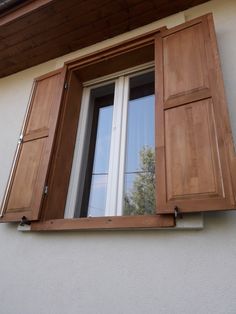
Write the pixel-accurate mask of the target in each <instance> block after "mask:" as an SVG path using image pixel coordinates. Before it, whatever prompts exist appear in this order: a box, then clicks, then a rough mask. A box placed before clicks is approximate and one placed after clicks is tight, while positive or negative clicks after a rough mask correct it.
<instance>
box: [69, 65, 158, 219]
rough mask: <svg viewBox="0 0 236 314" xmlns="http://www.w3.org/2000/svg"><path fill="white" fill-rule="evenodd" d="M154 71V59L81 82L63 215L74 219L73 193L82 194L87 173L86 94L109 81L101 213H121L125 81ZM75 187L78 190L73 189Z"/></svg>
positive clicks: (125, 114) (125, 113)
mask: <svg viewBox="0 0 236 314" xmlns="http://www.w3.org/2000/svg"><path fill="white" fill-rule="evenodd" d="M154 71H155V64H154V62H149V63H145V64H142V65H139V66H136V67H132V68H129V69H127V70H124V71H120V72H116V73H113V74H112V75H108V76H104V77H101V78H99V79H94V80H92V81H89V82H84V84H83V86H84V91H83V95H82V101H81V114H80V118H79V124H78V131H77V139H76V144H75V153H74V159H73V165H72V171H71V173H72V176H71V180H70V185H69V189H68V195H67V202H66V208H65V215H64V218H74V215H75V213H76V207H77V206H76V203H77V202H78V199H77V197H76V196H77V195H78V194H80V195H81V194H82V191H81V189H82V190H83V186H84V180H85V179H84V177H86V176H87V175H86V174H85V173H84V169H83V160H84V154H86V153H84V151H88V150H89V147H88V146H89V145H88V143H86V131H87V129H88V128H90V127H91V125H90V122H91V120H90V119H89V118H88V116H89V114H90V113H91V108H90V105H91V100H90V93H91V91H92V90H93V89H94V88H95V89H96V88H98V87H103V86H106V85H110V84H114V103H113V110H114V111H113V118H112V132H111V147H110V155H109V171H108V181H107V196H106V198H107V201H106V208H105V215H104V216H106V217H108V216H122V211H123V196H124V195H123V194H124V191H123V190H124V171H125V152H126V136H127V119H128V103H129V100H128V95H129V81H130V79H131V78H133V77H135V76H139V75H142V74H145V73H150V72H154ZM114 129H115V132H114ZM153 131H154V130H153ZM117 143H118V144H117ZM81 182H82V184H81ZM78 189H79V192H77V191H78ZM78 207H80V206H78Z"/></svg>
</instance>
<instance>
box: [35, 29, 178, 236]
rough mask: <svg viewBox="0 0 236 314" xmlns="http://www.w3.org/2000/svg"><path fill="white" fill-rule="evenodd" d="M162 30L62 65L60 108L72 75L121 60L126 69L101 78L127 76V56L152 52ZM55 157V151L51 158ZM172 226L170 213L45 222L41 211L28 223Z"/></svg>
mask: <svg viewBox="0 0 236 314" xmlns="http://www.w3.org/2000/svg"><path fill="white" fill-rule="evenodd" d="M165 29H166V27H161V28H159V29H156V30H154V31H151V32H149V33H146V34H144V35H139V36H137V37H135V38H132V39H129V40H126V41H124V42H122V43H119V44H116V45H114V46H110V47H109V48H104V49H102V50H99V51H96V52H94V53H92V54H90V55H87V56H84V57H82V58H78V59H76V60H72V61H69V62H67V63H65V66H66V68H67V76H66V84H65V86H66V89H65V91H64V95H63V100H62V106H63V103H66V102H67V101H68V99H67V98H68V92H69V91H70V83H67V82H70V80H71V77H72V76H74V77H80V76H82V77H83V69H84V68H86V66H91V67H94V68H95V69H96V65H97V64H100V63H101V62H106V61H107V60H110V61H111V62H112V61H113V60H114V62H115V60H116V58H117V57H118V58H119V57H121V58H123V65H125V67H124V68H122V69H120V70H119V69H118V71H112V72H111V73H110V74H106V73H105V75H102V77H104V76H106V77H107V79H111V77H112V76H114V74H115V75H117V73H119V72H122V73H126V71H127V69H129V68H135V67H136V65H133V64H132V62H133V59H132V58H128V54H129V53H131V54H132V53H134V54H135V52H136V51H137V53H139V52H138V51H139V50H140V49H141V50H143V51H144V49H146V47H148V46H150V45H152V46H153V49H154V42H155V35H156V34H158V33H159V32H160V31H163V30H165ZM126 55H127V57H126ZM140 58H141V59H142V58H143V57H142V56H139V55H138V57H137V59H140ZM144 58H145V56H144ZM147 58H148V57H147ZM154 61H155V60H154ZM137 63H138V66H137V68H140V69H141V68H142V67H143V64H146V63H147V61H144V62H140V61H139V60H138V61H137ZM123 65H122V66H123ZM145 66H146V65H145ZM152 66H153V61H152ZM80 70H81V71H82V74H81V75H80V74H79V73H80ZM85 72H86V71H85ZM95 72H96V70H95ZM85 75H86V73H85ZM88 75H89V74H88ZM99 80H100V78H95V77H94V80H91V79H87V80H83V79H82V85H83V84H84V82H87V83H85V84H84V86H86V84H89V83H90V82H91V81H94V82H96V81H97V82H99ZM84 97H88V96H84ZM115 97H116V96H115ZM82 101H83V99H82ZM79 128H80V126H79ZM55 150H56V149H55ZM54 154H55V151H54V153H53V155H54ZM49 175H50V174H49ZM72 175H73V173H72ZM49 179H50V178H49ZM49 191H50V187H49ZM69 206H70V205H69ZM174 226H175V218H174V215H173V214H167V215H166V214H165V215H162V214H155V215H144V216H104V217H85V218H67V217H66V218H62V217H61V214H60V215H59V217H58V218H53V219H47V218H45V216H44V212H43V213H42V219H41V220H40V221H33V222H31V227H30V229H31V230H32V231H41V230H42V231H43V230H91V229H92V230H127V229H157V228H172V227H174Z"/></svg>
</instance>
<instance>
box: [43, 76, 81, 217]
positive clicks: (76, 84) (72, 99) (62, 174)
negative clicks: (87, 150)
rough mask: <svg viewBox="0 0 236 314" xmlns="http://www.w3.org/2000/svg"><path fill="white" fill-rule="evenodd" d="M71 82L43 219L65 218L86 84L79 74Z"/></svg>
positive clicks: (64, 103) (69, 81) (68, 79)
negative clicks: (83, 91)
mask: <svg viewBox="0 0 236 314" xmlns="http://www.w3.org/2000/svg"><path fill="white" fill-rule="evenodd" d="M67 83H68V93H66V95H65V99H64V102H63V105H62V108H61V114H60V119H59V123H58V126H59V127H58V130H57V135H56V138H57V139H56V142H55V146H54V150H53V158H52V160H51V165H50V171H49V173H48V179H47V182H48V183H47V184H48V194H47V195H46V196H45V198H44V201H43V206H42V211H43V212H42V217H41V219H42V220H48V219H55V218H63V217H64V211H65V204H66V198H67V192H68V187H69V180H70V173H71V167H72V161H73V153H74V147H75V140H76V133H77V127H78V121H79V115H80V105H81V98H82V84H81V81H80V80H79V79H78V77H77V76H76V74H75V73H70V75H69V77H68V78H67Z"/></svg>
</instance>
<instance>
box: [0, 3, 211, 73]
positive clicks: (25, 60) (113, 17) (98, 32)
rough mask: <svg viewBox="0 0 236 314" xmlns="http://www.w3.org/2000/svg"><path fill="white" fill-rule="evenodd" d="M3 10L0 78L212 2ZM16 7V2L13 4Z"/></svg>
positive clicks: (56, 5)
mask: <svg viewBox="0 0 236 314" xmlns="http://www.w3.org/2000/svg"><path fill="white" fill-rule="evenodd" d="M14 1H15V3H14V5H13V6H9V7H8V8H5V10H3V11H0V77H4V76H7V75H10V74H13V73H16V72H18V71H21V70H24V69H26V68H29V67H31V66H35V65H37V64H40V63H42V62H45V61H48V60H50V59H53V58H56V57H59V56H62V55H64V54H67V53H70V52H72V51H75V50H78V49H80V48H83V47H86V46H89V45H92V44H95V43H97V42H100V41H102V40H105V39H108V38H111V37H114V36H116V35H119V34H122V33H125V32H127V31H130V30H132V29H135V28H137V27H140V26H143V25H146V24H149V23H151V22H153V21H156V20H158V19H161V18H164V17H166V16H169V15H171V14H174V13H177V12H180V11H183V10H186V9H188V8H190V7H193V6H195V5H198V4H201V3H203V2H207V0H177V1H169V0H116V1H114V0H99V1H95V0H68V1H65V0H25V1H20V2H19V1H16V0H9V1H8V2H12V4H13V2H14ZM10 4H11V3H10Z"/></svg>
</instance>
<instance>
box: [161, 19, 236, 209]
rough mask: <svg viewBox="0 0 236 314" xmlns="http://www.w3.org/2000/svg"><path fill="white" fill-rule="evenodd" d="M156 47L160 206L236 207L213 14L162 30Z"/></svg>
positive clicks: (230, 149) (164, 207)
mask: <svg viewBox="0 0 236 314" xmlns="http://www.w3.org/2000/svg"><path fill="white" fill-rule="evenodd" d="M155 47H156V69H157V71H156V74H157V77H156V93H157V103H156V147H157V167H156V171H157V172H156V177H157V212H158V213H170V212H173V211H174V209H175V208H176V207H177V209H178V210H179V211H180V212H195V211H209V210H226V209H232V208H235V195H234V191H233V184H232V177H231V170H232V168H231V166H232V163H231V162H230V152H231V153H232V142H231V144H230V145H229V138H231V130H230V124H229V117H228V111H227V106H226V101H225V95H224V87H223V81H222V75H221V70H220V63H219V55H218V50H217V44H216V37H215V32H214V25H213V20H212V15H210V14H208V15H206V16H203V17H201V18H197V19H195V20H193V21H190V22H187V23H185V24H182V25H180V26H177V27H175V28H173V29H170V30H167V31H164V32H162V33H161V34H159V35H157V37H156V43H155ZM231 156H232V155H231Z"/></svg>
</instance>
